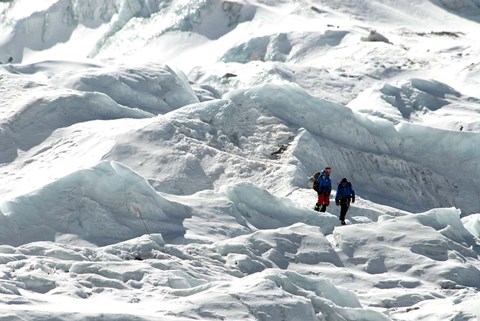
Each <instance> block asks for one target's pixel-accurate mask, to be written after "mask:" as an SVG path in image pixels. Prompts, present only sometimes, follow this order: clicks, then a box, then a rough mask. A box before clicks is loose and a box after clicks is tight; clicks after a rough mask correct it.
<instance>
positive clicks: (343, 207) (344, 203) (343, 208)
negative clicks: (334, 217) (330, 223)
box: [340, 198, 350, 221]
mask: <svg viewBox="0 0 480 321" xmlns="http://www.w3.org/2000/svg"><path fill="white" fill-rule="evenodd" d="M349 207H350V199H349V198H342V199H341V200H340V221H345V216H346V215H347V211H348V208H349Z"/></svg>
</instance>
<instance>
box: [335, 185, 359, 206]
mask: <svg viewBox="0 0 480 321" xmlns="http://www.w3.org/2000/svg"><path fill="white" fill-rule="evenodd" d="M344 198H348V200H349V201H350V199H355V191H354V190H353V187H352V184H351V183H350V182H347V183H345V185H342V183H339V184H338V186H337V194H336V195H335V202H340V200H341V199H344Z"/></svg>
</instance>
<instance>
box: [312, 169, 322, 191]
mask: <svg viewBox="0 0 480 321" xmlns="http://www.w3.org/2000/svg"><path fill="white" fill-rule="evenodd" d="M320 174H322V173H321V172H316V173H315V174H313V186H312V188H313V189H314V190H316V191H317V192H318V182H317V179H318V177H319V176H320Z"/></svg>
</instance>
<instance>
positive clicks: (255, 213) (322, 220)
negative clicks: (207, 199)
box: [221, 183, 338, 234]
mask: <svg viewBox="0 0 480 321" xmlns="http://www.w3.org/2000/svg"><path fill="white" fill-rule="evenodd" d="M221 192H223V193H225V195H226V196H227V198H228V199H230V200H231V201H232V202H233V203H234V204H235V207H236V208H237V210H238V211H239V212H240V213H241V214H242V216H243V218H244V219H245V220H246V221H247V223H248V224H249V226H251V227H252V228H254V229H275V228H280V227H284V226H288V225H291V224H294V223H296V222H308V224H310V225H313V226H318V227H320V229H321V231H322V233H324V234H330V233H331V232H332V231H333V228H334V227H335V225H337V224H338V219H337V217H336V216H333V215H331V214H329V213H318V212H314V211H312V210H311V209H308V208H305V207H303V206H300V205H299V204H298V203H295V202H293V201H292V200H290V199H288V198H280V197H277V196H274V195H272V194H270V193H269V192H268V191H267V190H262V189H260V188H258V187H256V186H255V185H253V184H251V183H238V184H234V185H229V186H225V187H223V188H222V189H221Z"/></svg>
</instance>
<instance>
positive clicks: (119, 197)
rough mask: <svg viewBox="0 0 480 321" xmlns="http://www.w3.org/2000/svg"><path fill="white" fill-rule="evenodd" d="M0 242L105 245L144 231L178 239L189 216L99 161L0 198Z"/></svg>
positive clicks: (124, 171) (123, 170) (126, 172)
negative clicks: (21, 193)
mask: <svg viewBox="0 0 480 321" xmlns="http://www.w3.org/2000/svg"><path fill="white" fill-rule="evenodd" d="M0 209H1V212H2V216H1V217H0V219H1V221H2V224H1V226H2V227H1V229H2V233H1V243H3V244H11V245H16V246H18V245H20V244H25V243H28V242H34V241H41V240H44V241H62V240H63V241H67V242H68V241H71V242H78V241H79V240H80V241H81V242H88V243H91V244H94V245H107V244H112V243H117V242H120V241H124V240H128V239H132V238H134V237H137V236H139V235H142V234H145V233H150V232H151V233H161V234H162V236H163V237H164V238H165V240H172V239H175V238H179V237H182V236H183V235H184V233H185V229H184V228H183V226H182V221H183V220H184V219H185V218H187V217H188V216H189V215H190V214H189V213H188V211H187V209H186V208H185V207H183V206H181V205H180V204H176V203H172V202H170V201H167V200H165V199H164V198H162V197H160V196H159V195H157V193H156V192H155V191H154V190H153V189H152V188H151V186H150V185H149V184H148V182H146V181H145V180H144V179H143V178H142V177H141V176H139V175H138V174H136V173H135V172H133V171H131V170H130V169H129V168H128V167H126V166H124V165H122V164H120V163H117V162H102V163H99V164H98V165H97V166H95V167H93V168H90V169H86V170H80V171H77V172H75V173H73V174H70V175H68V176H66V177H64V178H62V179H59V180H57V181H55V182H53V183H51V184H49V185H47V186H45V187H44V188H42V189H40V190H37V191H36V192H33V193H30V194H27V195H25V196H21V197H18V198H16V199H13V200H10V201H5V202H3V203H2V204H1V206H0Z"/></svg>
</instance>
